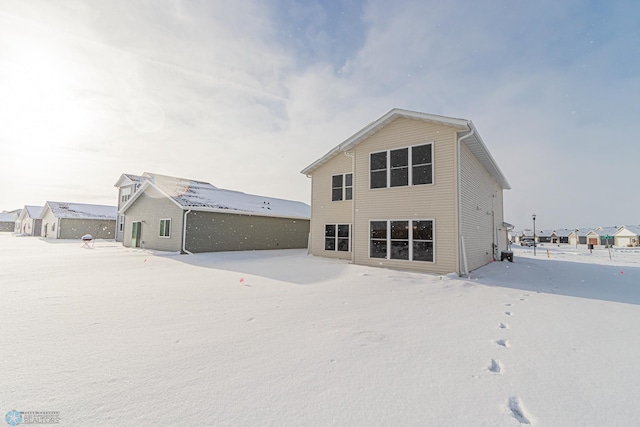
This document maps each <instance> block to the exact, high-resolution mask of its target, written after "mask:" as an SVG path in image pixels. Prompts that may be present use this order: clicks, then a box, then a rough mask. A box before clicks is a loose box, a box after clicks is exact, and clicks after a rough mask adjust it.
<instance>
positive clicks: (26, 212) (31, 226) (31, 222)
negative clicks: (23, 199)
mask: <svg viewBox="0 0 640 427" xmlns="http://www.w3.org/2000/svg"><path fill="white" fill-rule="evenodd" d="M42 209H44V207H43V206H31V205H29V206H25V207H24V208H23V209H22V211H21V212H20V216H18V219H17V220H16V223H15V232H16V233H18V234H22V235H25V236H39V235H40V224H41V223H42V221H41V220H40V214H41V213H42Z"/></svg>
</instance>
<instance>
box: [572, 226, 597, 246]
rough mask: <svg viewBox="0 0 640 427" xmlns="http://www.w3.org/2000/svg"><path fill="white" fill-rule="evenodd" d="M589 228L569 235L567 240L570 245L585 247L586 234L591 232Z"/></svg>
mask: <svg viewBox="0 0 640 427" xmlns="http://www.w3.org/2000/svg"><path fill="white" fill-rule="evenodd" d="M591 230H592V229H591V228H578V229H574V230H572V231H571V232H570V233H569V236H568V240H569V244H570V245H576V246H577V245H586V244H587V234H588V233H589V232H590V231H591Z"/></svg>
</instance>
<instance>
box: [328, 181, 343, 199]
mask: <svg viewBox="0 0 640 427" xmlns="http://www.w3.org/2000/svg"><path fill="white" fill-rule="evenodd" d="M343 178H344V176H343V175H333V176H332V177H331V200H332V201H334V202H335V201H337V200H342V182H343Z"/></svg>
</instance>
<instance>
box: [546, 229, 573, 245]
mask: <svg viewBox="0 0 640 427" xmlns="http://www.w3.org/2000/svg"><path fill="white" fill-rule="evenodd" d="M572 231H573V230H570V229H568V228H558V229H557V230H554V232H553V234H552V239H551V242H552V243H569V234H571V232H572Z"/></svg>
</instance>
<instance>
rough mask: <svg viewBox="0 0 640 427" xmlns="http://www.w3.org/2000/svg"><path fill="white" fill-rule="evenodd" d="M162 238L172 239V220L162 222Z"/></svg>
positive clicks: (162, 220)
mask: <svg viewBox="0 0 640 427" xmlns="http://www.w3.org/2000/svg"><path fill="white" fill-rule="evenodd" d="M160 237H171V220H170V219H161V220H160Z"/></svg>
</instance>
